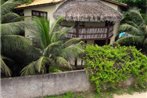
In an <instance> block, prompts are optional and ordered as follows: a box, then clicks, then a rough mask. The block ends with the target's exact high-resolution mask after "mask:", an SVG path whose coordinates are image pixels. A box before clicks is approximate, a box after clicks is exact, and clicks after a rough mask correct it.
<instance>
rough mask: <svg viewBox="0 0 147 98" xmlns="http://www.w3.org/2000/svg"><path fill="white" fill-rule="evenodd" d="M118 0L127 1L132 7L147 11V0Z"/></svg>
mask: <svg viewBox="0 0 147 98" xmlns="http://www.w3.org/2000/svg"><path fill="white" fill-rule="evenodd" d="M116 1H118V2H122V3H126V4H127V5H128V6H129V7H130V8H133V7H137V8H139V9H141V11H142V12H145V11H146V7H147V1H146V0H116Z"/></svg>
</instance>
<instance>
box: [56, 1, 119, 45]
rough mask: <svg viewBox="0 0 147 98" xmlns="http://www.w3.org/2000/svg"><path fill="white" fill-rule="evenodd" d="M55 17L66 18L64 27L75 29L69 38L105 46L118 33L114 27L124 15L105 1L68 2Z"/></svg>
mask: <svg viewBox="0 0 147 98" xmlns="http://www.w3.org/2000/svg"><path fill="white" fill-rule="evenodd" d="M54 17H55V18H58V17H63V18H64V21H63V22H62V23H61V25H62V26H66V27H71V26H73V27H74V28H73V29H72V30H71V31H70V32H69V33H68V35H67V38H74V37H78V38H81V39H83V40H84V41H85V42H92V43H96V44H99V45H103V44H108V43H109V42H110V39H111V37H112V36H113V34H114V31H115V32H116V31H117V30H114V29H115V28H114V25H115V23H119V21H120V20H121V19H122V14H121V13H120V12H119V11H117V10H115V9H113V8H112V7H110V6H107V5H106V4H104V3H103V0H67V1H65V2H64V3H63V4H61V5H60V6H59V7H58V9H57V10H56V11H55V13H54Z"/></svg>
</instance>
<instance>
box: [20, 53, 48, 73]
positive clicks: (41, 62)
mask: <svg viewBox="0 0 147 98" xmlns="http://www.w3.org/2000/svg"><path fill="white" fill-rule="evenodd" d="M49 63H50V60H49V58H47V57H44V56H41V57H40V58H39V59H38V60H36V61H33V62H31V63H30V64H28V65H27V66H25V67H24V68H23V69H22V71H21V75H32V74H36V73H46V70H47V69H46V67H45V66H46V65H47V64H49Z"/></svg>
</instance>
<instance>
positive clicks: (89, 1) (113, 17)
mask: <svg viewBox="0 0 147 98" xmlns="http://www.w3.org/2000/svg"><path fill="white" fill-rule="evenodd" d="M54 17H55V18H57V17H63V18H64V19H65V20H67V21H92V22H95V21H114V22H115V21H120V20H121V19H122V15H121V13H120V12H118V11H116V10H114V9H113V8H111V7H109V6H107V5H105V4H103V3H102V1H101V0H68V1H66V2H65V3H63V4H62V5H60V6H59V7H58V9H57V10H56V12H55V13H54Z"/></svg>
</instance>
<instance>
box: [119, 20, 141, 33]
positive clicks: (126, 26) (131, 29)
mask: <svg viewBox="0 0 147 98" xmlns="http://www.w3.org/2000/svg"><path fill="white" fill-rule="evenodd" d="M120 31H126V32H127V33H129V34H132V35H142V32H141V31H140V29H138V28H136V27H134V26H132V25H130V24H127V23H125V24H122V25H121V26H120Z"/></svg>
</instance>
